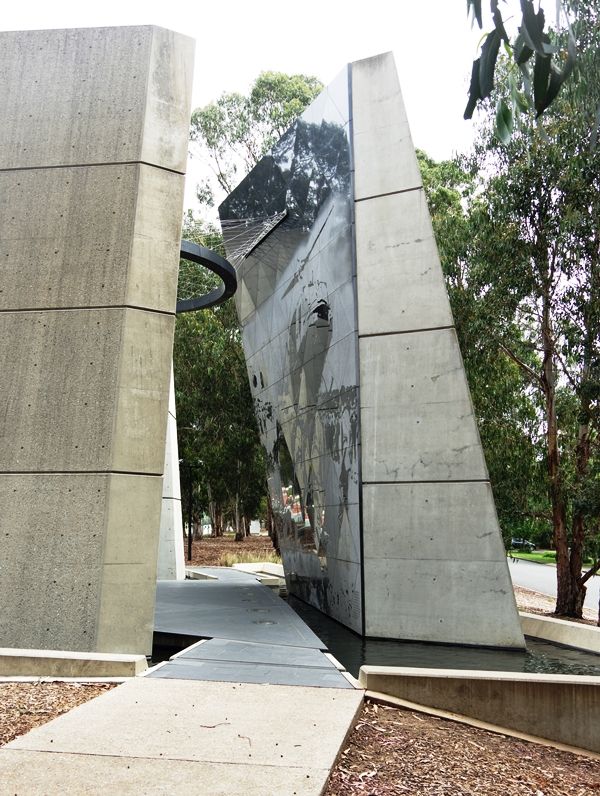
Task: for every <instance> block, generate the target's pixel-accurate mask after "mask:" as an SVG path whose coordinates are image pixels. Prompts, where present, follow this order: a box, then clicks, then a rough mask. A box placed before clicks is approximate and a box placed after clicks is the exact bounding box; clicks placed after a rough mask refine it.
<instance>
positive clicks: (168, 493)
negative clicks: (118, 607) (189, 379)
mask: <svg viewBox="0 0 600 796" xmlns="http://www.w3.org/2000/svg"><path fill="white" fill-rule="evenodd" d="M175 411H176V407H175V382H174V379H173V369H172V368H171V385H170V387H169V414H168V417H167V439H166V443H165V471H164V475H163V492H162V506H161V512H160V536H159V540H158V565H157V570H156V577H157V578H158V579H159V580H185V561H184V556H183V516H182V513H181V484H180V480H179V448H178V446H177V416H176V414H175Z"/></svg>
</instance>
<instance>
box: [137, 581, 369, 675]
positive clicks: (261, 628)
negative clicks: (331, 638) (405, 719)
mask: <svg viewBox="0 0 600 796" xmlns="http://www.w3.org/2000/svg"><path fill="white" fill-rule="evenodd" d="M196 574H204V575H205V576H206V577H207V579H206V580H187V581H179V582H177V581H159V583H158V586H157V591H156V611H155V622H154V624H155V630H156V633H157V634H162V635H166V636H167V637H168V636H170V635H176V636H178V637H181V636H183V637H189V638H190V642H189V643H190V644H191V645H192V646H190V647H189V648H188V649H187V650H185V651H184V652H181V653H179V654H177V655H174V656H173V657H172V658H171V660H170V661H168V662H167V663H165V664H163V665H162V666H160V667H158V668H156V669H155V670H154V671H152V672H150V673H149V674H148V676H149V677H152V678H160V679H163V678H164V679H176V680H214V681H220V682H232V683H236V682H241V683H270V684H272V685H296V686H315V687H322V688H344V689H349V688H353V687H354V686H353V685H352V684H351V683H350V682H349V681H348V679H347V677H346V675H345V674H343V673H342V671H339V670H338V667H339V669H343V667H342V666H341V665H340V664H337V665H336V664H335V663H334V662H333V661H332V659H331V656H328V655H327V653H326V651H325V650H326V647H325V645H324V644H323V642H322V641H321V639H319V638H318V637H317V636H316V635H315V634H314V633H313V632H312V630H311V629H310V628H309V627H308V625H306V624H305V623H304V622H303V621H302V619H300V617H299V616H298V614H297V613H296V612H295V611H293V610H292V609H291V608H290V607H289V605H288V604H287V603H286V602H285V601H284V600H282V599H280V598H279V597H278V596H277V594H274V593H273V592H272V591H271V589H269V588H267V587H266V586H263V585H261V583H259V581H258V580H257V578H256V575H253V574H248V573H246V572H240V571H238V570H234V569H227V568H223V567H205V568H202V569H198V570H197V572H196ZM196 638H202V639H203V641H201V642H199V643H197V644H193V642H194V641H195V640H196Z"/></svg>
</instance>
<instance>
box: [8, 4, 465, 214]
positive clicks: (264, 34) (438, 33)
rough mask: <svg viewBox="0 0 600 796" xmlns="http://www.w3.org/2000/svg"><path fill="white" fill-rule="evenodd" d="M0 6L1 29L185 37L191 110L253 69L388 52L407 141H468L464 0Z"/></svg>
mask: <svg viewBox="0 0 600 796" xmlns="http://www.w3.org/2000/svg"><path fill="white" fill-rule="evenodd" d="M3 6H4V7H3V9H2V15H1V17H0V29H1V30H25V29H29V30H31V29H37V28H63V27H69V28H75V27H90V26H102V25H145V24H153V25H161V26H163V27H166V28H171V29H173V30H176V31H180V32H182V33H185V34H187V35H188V36H191V37H193V38H194V39H195V40H196V68H195V77H194V90H193V106H194V107H197V106H199V105H204V104H206V103H207V102H210V101H211V100H213V99H216V98H217V97H218V96H219V95H220V94H221V93H222V92H223V91H242V92H245V91H246V90H247V88H248V87H249V85H250V84H251V82H252V81H253V79H254V78H255V77H256V76H257V75H258V73H259V72H261V71H263V70H276V71H281V72H288V73H296V72H301V73H304V74H309V75H316V76H317V77H318V78H319V79H320V80H321V81H322V82H323V83H328V82H329V81H330V80H332V79H333V78H334V77H335V75H336V74H337V73H338V72H339V71H340V69H341V68H342V67H343V66H344V64H346V63H348V62H349V61H355V60H357V59H359V58H366V57H368V56H371V55H375V54H377V53H380V52H386V51H387V50H392V51H393V53H394V56H395V59H396V65H397V67H398V73H399V75H400V82H401V85H402V91H403V94H404V100H405V103H406V108H407V112H408V118H409V121H410V125H411V129H412V134H413V140H414V143H415V145H416V146H418V147H421V148H422V149H424V150H425V151H426V152H428V153H429V154H431V155H432V156H433V157H435V158H437V159H441V158H446V157H450V156H451V155H452V154H453V153H454V152H457V151H463V150H465V149H466V148H468V146H469V142H470V140H471V134H472V127H471V123H470V122H465V121H463V119H462V114H463V110H464V106H465V104H466V94H467V85H468V76H469V74H470V66H471V62H472V60H473V58H474V57H475V51H476V47H477V43H478V40H479V37H480V33H479V31H478V30H474V31H472V30H471V26H470V23H469V22H468V21H467V16H466V3H465V2H464V0H410V1H409V0H361V2H360V3H357V2H353V0H346V1H345V2H340V0H296V2H293V1H292V0H281V2H273V1H272V0H246V2H240V0H229V2H214V0H211V2H210V3H208V2H202V1H201V0H197V2H184V1H183V0H161V1H160V2H158V1H157V0H145V2H138V0H129V1H128V0H120V2H117V0H104V2H95V3H83V2H79V3H74V2H72V0H71V2H67V0H52V1H51V2H48V1H47V0H44V2H42V0H28V2H23V3H11V4H10V5H9V4H8V3H4V4H3ZM192 177H193V175H192ZM189 183H190V184H189V185H188V191H187V192H186V193H187V201H186V203H187V204H188V205H189V204H190V203H191V197H192V196H193V185H192V184H191V183H192V181H191V180H190V181H189Z"/></svg>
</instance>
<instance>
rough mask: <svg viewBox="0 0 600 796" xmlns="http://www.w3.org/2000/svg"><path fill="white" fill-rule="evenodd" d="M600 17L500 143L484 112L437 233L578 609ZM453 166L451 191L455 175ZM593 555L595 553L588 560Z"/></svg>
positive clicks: (586, 486) (589, 448)
mask: <svg viewBox="0 0 600 796" xmlns="http://www.w3.org/2000/svg"><path fill="white" fill-rule="evenodd" d="M597 22H598V2H597V0H592V2H590V3H588V4H586V6H585V7H584V8H583V7H582V8H580V9H579V15H578V17H577V19H576V20H575V21H574V22H573V31H574V35H575V36H576V38H577V40H578V42H579V41H581V42H585V47H582V58H583V59H585V66H586V69H585V70H584V71H582V73H581V74H580V76H579V78H578V82H576V83H575V82H569V83H568V84H566V85H565V86H564V87H563V89H562V91H561V93H560V95H559V96H557V97H556V98H555V99H554V100H553V102H552V104H551V106H550V107H548V108H546V109H545V112H544V116H543V118H542V119H541V120H538V121H537V122H534V120H533V119H532V118H531V117H526V118H524V119H523V121H522V123H521V124H520V125H519V127H518V128H516V129H515V130H514V133H513V135H512V138H511V139H510V140H509V141H505V142H504V143H503V144H500V142H499V141H498V138H497V137H496V136H495V135H494V131H493V129H492V128H493V122H492V120H491V119H490V118H489V117H487V119H486V118H485V117H484V119H483V126H482V127H481V129H480V131H479V136H478V139H477V141H476V147H475V153H474V155H473V157H472V158H471V159H470V160H466V159H465V160H463V161H462V164H461V166H462V169H460V170H462V176H461V177H460V179H461V180H462V185H465V186H466V188H463V189H462V190H463V193H462V195H461V197H460V200H459V201H458V202H456V201H455V202H454V203H453V212H454V217H453V218H452V219H450V218H446V220H445V222H444V223H445V224H446V223H447V224H449V225H450V226H451V229H450V230H445V228H444V227H442V232H443V234H442V235H441V236H440V237H439V243H440V248H441V250H442V252H443V253H444V254H445V260H444V266H445V270H446V277H447V280H448V285H449V290H450V295H451V299H452V302H453V309H454V312H455V315H456V320H457V325H458V328H459V334H460V336H461V341H462V342H463V352H464V355H465V362H466V365H467V370H468V372H469V377H470V382H471V388H472V390H473V393H474V399H475V405H476V408H477V411H478V415H479V419H480V425H481V428H482V438H483V439H484V444H486V437H487V435H488V434H489V432H490V430H491V427H490V426H489V424H488V423H487V420H486V414H487V410H486V401H487V398H486V395H485V390H486V389H488V388H484V389H482V387H484V385H485V383H486V381H488V382H489V385H491V390H489V393H488V397H489V398H490V399H491V400H492V401H493V403H494V404H495V405H496V409H495V410H494V409H492V412H494V411H495V413H496V415H497V417H498V418H500V417H501V416H502V415H503V414H504V410H503V409H502V402H501V400H500V399H501V397H502V395H503V394H507V393H505V392H504V391H505V390H507V389H508V391H509V392H508V394H507V396H508V398H509V400H508V405H509V407H510V418H511V419H510V424H511V427H512V431H511V434H513V435H517V436H518V434H521V433H524V434H525V436H526V437H527V438H528V439H529V440H530V442H531V448H530V453H529V454H528V458H527V457H526V458H523V455H524V454H525V452H526V450H527V446H525V447H523V448H521V452H520V453H519V454H518V459H519V467H520V468H521V475H522V477H527V479H528V480H527V488H528V489H529V491H530V495H529V496H525V497H527V500H526V501H525V502H523V501H519V500H518V499H515V501H514V504H515V506H518V505H521V506H522V507H523V511H524V512H525V513H526V514H527V513H528V514H530V515H532V516H537V517H538V519H539V520H540V521H541V522H545V523H546V524H547V526H548V528H549V529H551V533H552V540H553V544H554V547H555V549H556V554H557V578H558V598H557V612H558V613H561V614H567V615H571V616H580V615H581V609H582V602H583V599H584V596H585V584H586V582H587V580H588V579H589V577H591V575H592V574H593V573H594V572H595V571H598V569H599V568H600V561H599V560H598V532H599V519H600V518H599V514H598V507H599V501H598V495H599V492H600V485H599V484H600V482H599V468H600V465H599V457H600V450H599V444H600V443H599V435H600V235H599V232H598V218H599V217H600V178H599V176H598V175H599V174H600V153H599V151H598V148H597V147H595V146H594V145H593V143H594V142H593V137H594V135H595V132H594V127H593V125H592V126H590V124H589V120H590V108H594V107H597V106H598V101H599V99H600V96H599V93H600V89H599V87H598V85H597V81H596V80H595V79H592V78H591V75H592V74H597V72H598V66H600V63H599V62H598V58H599V57H600V34H599V32H598V30H599V29H598V24H597ZM496 69H497V74H498V78H499V79H498V89H497V91H495V92H492V94H491V95H490V100H491V101H496V100H498V98H499V97H500V96H501V94H502V91H503V90H504V88H505V86H506V85H508V78H509V75H510V70H511V69H512V64H511V63H510V61H509V60H508V59H507V58H500V59H498V62H497V64H496ZM449 168H450V167H449V166H448V167H446V171H448V169H449ZM454 168H455V169H458V168H459V166H458V164H454ZM449 177H450V179H449V178H448V177H446V180H445V183H444V186H445V190H446V191H448V190H453V189H454V186H455V185H456V184H457V180H458V178H457V177H456V175H455V174H454V175H453V174H452V173H450V172H449ZM458 183H459V184H461V183H460V180H458ZM433 209H434V220H435V205H434V208H433ZM456 217H458V221H456ZM487 349H489V351H490V354H491V357H488V358H487V359H486V357H485V352H486V350H487ZM494 369H495V370H496V372H495V373H494ZM511 374H512V375H511ZM481 376H484V377H485V378H484V380H483V382H482V381H481V380H480V377H481ZM511 378H513V379H514V378H516V379H517V380H518V381H520V384H521V387H520V395H519V390H517V391H516V392H514V391H512V392H511V390H510V384H511ZM486 426H487V427H486ZM517 436H515V440H516V439H517ZM499 441H500V438H499ZM487 447H488V451H487V452H488V461H490V464H491V466H490V471H491V474H492V483H494V480H496V483H495V491H496V496H497V499H498V497H499V496H500V500H499V508H500V514H501V515H502V512H503V508H502V505H503V500H502V498H501V495H500V491H499V489H498V483H499V482H498V477H497V476H496V477H495V476H494V475H493V473H494V469H495V464H494V461H495V458H496V459H497V458H498V457H499V458H500V460H504V461H505V463H506V466H505V467H504V471H505V472H509V471H510V466H509V465H510V461H511V458H512V457H513V455H514V454H515V452H516V451H517V450H519V448H518V447H514V445H513V446H512V447H510V448H509V447H506V448H504V449H500V450H499V451H496V452H495V453H494V451H491V455H490V450H489V448H490V445H489V440H488V443H487ZM526 461H529V465H528V466H526V467H525V466H524V465H525V463H526ZM536 462H538V463H539V464H540V465H541V466H542V470H541V473H540V472H539V468H538V469H537V473H538V475H537V476H536V467H535V463H536ZM499 464H500V468H499V469H500V471H502V469H503V467H502V461H500V462H499ZM527 472H529V475H527ZM540 477H541V481H540ZM513 494H514V493H513ZM515 497H516V498H518V495H517V494H515ZM586 555H591V556H592V559H593V560H592V564H591V566H589V567H588V569H587V571H585V572H583V573H582V567H583V565H584V560H585V557H586Z"/></svg>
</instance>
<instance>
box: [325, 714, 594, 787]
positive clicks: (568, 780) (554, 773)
mask: <svg viewBox="0 0 600 796" xmlns="http://www.w3.org/2000/svg"><path fill="white" fill-rule="evenodd" d="M599 793H600V761H597V760H590V759H589V758H586V757H580V756H578V755H574V754H570V753H568V752H561V751H558V750H557V749H553V748H552V747H547V746H541V745H538V744H534V743H528V742H526V741H520V740H517V739H515V738H509V737H506V736H503V735H497V734H496V733H491V732H487V731H486V730H480V729H476V728H475V727H469V726H467V725H464V724H457V723H456V722H453V721H448V720H446V719H438V718H436V717H434V716H427V715H424V714H419V713H413V712H412V711H408V710H403V709H401V708H392V707H387V706H384V705H377V704H374V703H372V702H366V703H365V707H364V708H363V712H362V715H361V716H360V718H359V720H358V723H357V725H356V727H355V729H354V731H353V733H352V734H351V736H350V739H349V742H348V744H347V746H346V748H345V749H344V750H343V751H342V754H341V755H340V759H339V761H338V764H337V766H336V767H335V768H334V770H333V772H332V774H331V778H330V781H329V786H328V788H327V790H326V791H325V794H326V796H358V795H359V794H364V796H392V794H394V796H395V795H396V794H398V795H399V794H409V796H466V795H467V794H481V796H587V794H599Z"/></svg>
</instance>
